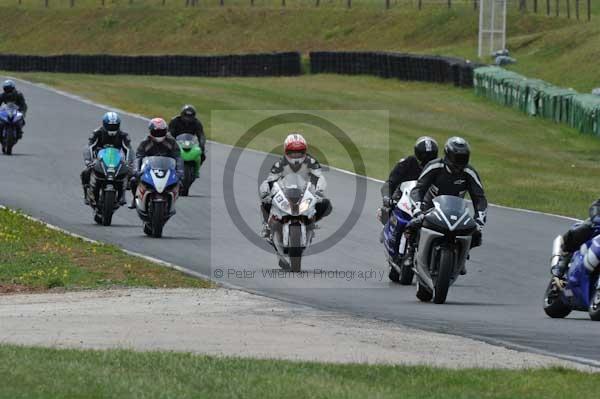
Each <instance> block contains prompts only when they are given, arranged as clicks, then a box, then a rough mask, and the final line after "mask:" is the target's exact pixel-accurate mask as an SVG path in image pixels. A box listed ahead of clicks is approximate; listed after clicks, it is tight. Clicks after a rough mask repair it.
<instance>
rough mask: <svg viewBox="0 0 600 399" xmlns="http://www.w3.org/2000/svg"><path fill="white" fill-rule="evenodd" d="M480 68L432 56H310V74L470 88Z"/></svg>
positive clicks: (396, 54) (373, 53)
mask: <svg viewBox="0 0 600 399" xmlns="http://www.w3.org/2000/svg"><path fill="white" fill-rule="evenodd" d="M478 66H480V64H473V63H471V62H469V61H466V60H463V59H460V58H453V57H442V56H432V55H416V54H403V53H389V52H339V51H335V52H334V51H316V52H311V53H310V71H311V73H337V74H346V75H374V76H380V77H383V78H396V79H401V80H414V81H421V82H436V83H452V84H454V85H455V86H459V87H473V69H474V68H475V67H478Z"/></svg>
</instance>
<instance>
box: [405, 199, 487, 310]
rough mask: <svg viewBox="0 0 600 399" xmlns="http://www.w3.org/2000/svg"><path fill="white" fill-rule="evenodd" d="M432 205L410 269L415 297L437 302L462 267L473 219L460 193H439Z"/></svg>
mask: <svg viewBox="0 0 600 399" xmlns="http://www.w3.org/2000/svg"><path fill="white" fill-rule="evenodd" d="M433 205H434V207H433V208H431V209H430V210H429V211H428V212H427V213H426V214H425V217H424V219H423V227H421V230H420V232H419V238H418V240H419V245H418V247H417V251H416V254H415V265H414V270H415V273H416V275H417V298H419V300H421V301H423V302H429V301H431V300H432V299H433V302H434V303H438V304H441V303H444V302H446V297H447V295H448V289H449V288H450V286H451V285H452V284H454V282H455V281H456V279H457V278H458V276H459V274H460V272H461V271H462V270H463V268H464V267H465V262H466V260H467V258H468V256H469V250H470V249H471V240H472V235H473V233H474V232H475V231H476V230H477V223H476V222H475V220H474V219H473V217H472V216H471V213H470V212H469V208H468V203H467V201H465V200H464V199H462V198H460V197H454V196H451V195H440V196H439V197H436V198H434V199H433Z"/></svg>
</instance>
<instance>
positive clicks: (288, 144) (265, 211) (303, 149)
mask: <svg viewBox="0 0 600 399" xmlns="http://www.w3.org/2000/svg"><path fill="white" fill-rule="evenodd" d="M307 149H308V145H307V143H306V140H305V139H304V137H302V135H300V134H298V133H292V134H290V135H289V136H287V138H286V139H285V141H284V143H283V152H284V156H283V157H281V159H280V160H278V161H277V162H275V164H273V167H272V168H271V172H270V173H269V176H268V177H267V178H266V180H265V181H263V182H262V183H261V185H260V187H259V189H258V191H259V196H260V200H261V212H262V216H263V227H262V231H261V236H262V237H264V238H267V237H269V235H270V231H269V224H268V219H269V214H270V212H271V200H272V197H271V190H272V189H273V184H274V183H275V182H276V181H278V180H280V179H282V178H284V177H285V176H287V175H289V174H290V173H297V174H299V175H300V176H302V178H303V179H304V180H305V181H308V182H310V183H311V184H312V185H313V186H314V187H315V188H316V189H315V197H316V198H317V204H316V205H315V210H316V215H315V222H317V221H319V220H321V219H322V218H324V217H325V216H327V215H329V214H330V213H331V210H332V206H331V201H330V200H329V199H327V198H325V188H326V187H327V182H326V181H325V177H324V176H323V172H322V170H321V165H320V164H319V162H318V161H317V160H316V159H315V158H313V157H311V156H310V155H309V154H307Z"/></svg>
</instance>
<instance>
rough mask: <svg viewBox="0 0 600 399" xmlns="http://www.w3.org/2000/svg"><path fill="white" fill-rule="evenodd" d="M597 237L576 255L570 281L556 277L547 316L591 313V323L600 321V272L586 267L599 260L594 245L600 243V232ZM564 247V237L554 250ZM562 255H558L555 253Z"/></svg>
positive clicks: (547, 298)
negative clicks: (559, 246) (592, 260)
mask: <svg viewBox="0 0 600 399" xmlns="http://www.w3.org/2000/svg"><path fill="white" fill-rule="evenodd" d="M594 235H595V237H594V238H593V239H591V240H589V241H588V242H586V243H585V244H584V245H583V246H582V247H581V248H580V249H579V250H578V251H576V252H575V253H574V254H573V257H572V258H571V262H570V263H569V269H568V271H567V273H566V279H565V280H561V279H559V278H558V277H552V279H551V280H550V283H549V284H548V287H547V288H546V292H545V294H544V312H546V314H547V315H548V316H550V317H552V318H561V319H562V318H564V317H567V315H569V313H571V312H572V311H574V310H575V311H581V312H588V314H589V316H590V319H592V320H594V321H600V278H599V276H600V273H599V271H598V268H591V269H593V270H590V269H588V268H587V267H586V257H588V256H590V257H595V256H596V254H595V253H594V252H593V251H592V249H590V248H591V246H592V241H598V240H600V228H599V227H598V226H596V227H595V234H594ZM557 245H560V237H557V239H555V240H554V246H557ZM554 253H558V252H554Z"/></svg>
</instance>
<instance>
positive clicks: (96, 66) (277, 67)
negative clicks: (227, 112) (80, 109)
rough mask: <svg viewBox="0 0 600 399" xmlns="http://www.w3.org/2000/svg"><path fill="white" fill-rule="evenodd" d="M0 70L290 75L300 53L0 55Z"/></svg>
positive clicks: (296, 72) (297, 65) (297, 66)
mask: <svg viewBox="0 0 600 399" xmlns="http://www.w3.org/2000/svg"><path fill="white" fill-rule="evenodd" d="M0 70H4V71H18V72H63V73H93V74H127V75H169V76H292V75H299V74H300V72H301V65H300V53H297V52H286V53H267V54H242V55H216V56H186V55H162V56H148V55H142V56H119V55H51V56H37V55H17V54H0Z"/></svg>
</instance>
